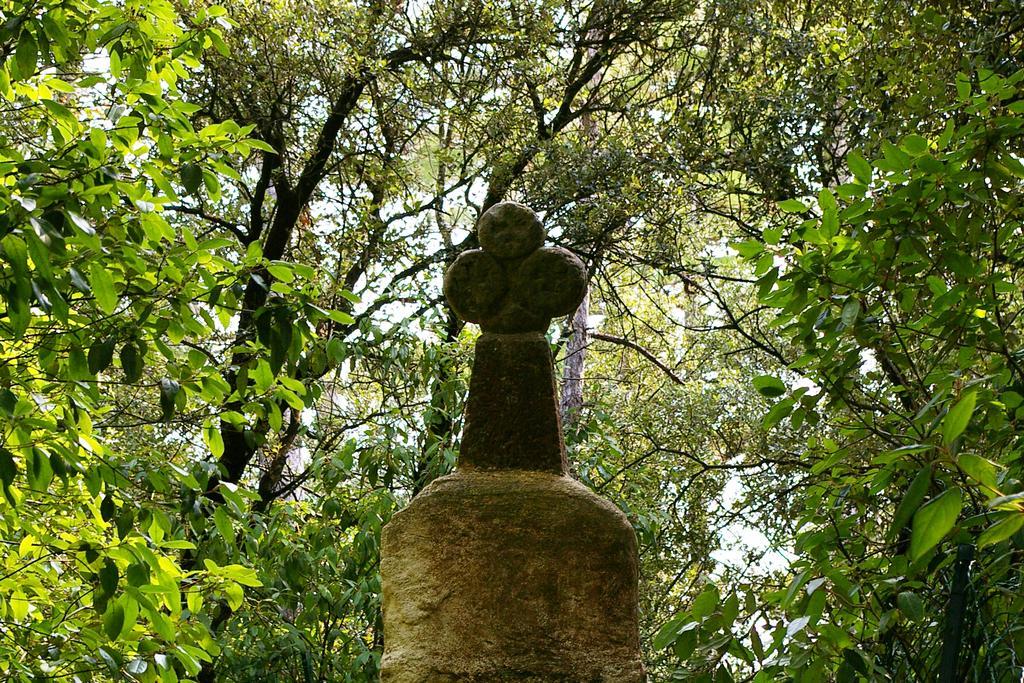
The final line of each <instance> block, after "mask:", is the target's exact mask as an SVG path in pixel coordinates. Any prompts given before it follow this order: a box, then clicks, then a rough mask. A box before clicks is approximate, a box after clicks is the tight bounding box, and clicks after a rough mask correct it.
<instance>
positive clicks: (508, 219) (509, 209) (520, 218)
mask: <svg viewBox="0 0 1024 683" xmlns="http://www.w3.org/2000/svg"><path fill="white" fill-rule="evenodd" d="M477 237H478V238H479V240H480V246H481V247H483V248H484V249H485V250H487V252H488V253H490V254H491V255H493V256H494V257H495V258H499V259H503V260H509V259H516V258H520V257H522V256H526V255H527V254H529V253H530V252H532V251H533V250H535V249H538V248H540V246H541V245H542V244H544V225H543V224H542V223H541V222H540V218H538V217H537V214H535V213H534V212H533V211H532V210H531V209H530V208H529V207H526V206H523V205H522V204H518V203H516V202H502V203H501V204H495V205H494V206H492V207H491V208H490V209H488V210H487V212H486V213H484V215H483V216H481V217H480V221H479V222H478V223H477Z"/></svg>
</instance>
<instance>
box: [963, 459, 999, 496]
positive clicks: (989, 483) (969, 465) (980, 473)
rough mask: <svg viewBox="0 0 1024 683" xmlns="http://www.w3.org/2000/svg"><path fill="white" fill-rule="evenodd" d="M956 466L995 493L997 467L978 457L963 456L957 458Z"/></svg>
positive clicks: (989, 461)
mask: <svg viewBox="0 0 1024 683" xmlns="http://www.w3.org/2000/svg"><path fill="white" fill-rule="evenodd" d="M956 464H957V465H958V466H959V467H960V469H961V470H963V471H964V472H966V473H967V475H968V476H970V477H971V478H972V479H974V480H975V481H978V482H981V483H982V484H984V485H985V486H986V487H987V488H990V489H992V490H993V491H994V490H995V488H996V465H995V463H994V462H992V461H991V460H986V459H985V458H982V457H981V456H978V455H972V454H967V453H965V454H963V455H960V456H959V457H957V459H956Z"/></svg>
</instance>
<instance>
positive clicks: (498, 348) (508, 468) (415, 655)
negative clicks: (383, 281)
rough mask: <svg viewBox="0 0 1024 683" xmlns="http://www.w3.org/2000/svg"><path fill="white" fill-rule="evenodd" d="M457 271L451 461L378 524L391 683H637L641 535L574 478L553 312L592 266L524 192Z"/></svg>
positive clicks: (559, 311) (640, 678)
mask: <svg viewBox="0 0 1024 683" xmlns="http://www.w3.org/2000/svg"><path fill="white" fill-rule="evenodd" d="M477 230H478V236H479V240H480V245H481V248H480V249H475V250H472V251H468V252H465V253H464V254H462V255H461V256H460V257H459V258H458V259H457V260H456V261H455V263H453V264H452V266H451V267H450V268H449V270H448V273H447V274H446V276H445V283H444V290H445V295H446V296H447V297H448V300H449V302H450V303H451V305H452V308H453V309H454V310H455V312H456V313H457V314H458V315H459V316H460V317H462V318H463V319H464V320H466V321H468V322H475V323H477V324H479V325H480V327H481V328H482V329H483V334H482V335H481V336H480V338H479V339H478V340H477V344H476V356H475V358H474V361H473V377H472V379H471V381H470V388H469V400H468V402H467V404H466V422H465V429H464V431H463V436H462V445H461V450H460V452H459V466H458V469H457V470H456V471H455V472H454V473H452V474H450V475H448V476H445V477H441V478H439V479H436V480H435V481H433V482H431V484H430V485H429V486H427V487H426V488H425V489H424V490H423V491H422V492H420V494H419V495H417V496H416V497H415V498H413V500H412V502H411V503H410V504H409V506H408V507H407V508H405V509H404V510H402V511H400V512H398V513H397V514H396V515H395V516H394V518H392V520H391V521H390V522H388V524H387V525H386V526H385V527H384V530H383V533H382V537H381V589H382V590H381V592H382V605H383V617H384V656H383V658H382V660H381V681H382V682H383V683H500V682H502V681H516V682H517V683H555V682H558V683H643V682H644V681H645V680H646V675H645V673H644V667H643V662H642V657H641V654H640V644H639V632H638V631H639V629H638V617H637V574H638V566H637V556H636V536H635V535H634V533H633V528H632V527H631V526H630V524H629V522H628V520H627V519H626V518H625V516H624V515H623V514H622V512H621V511H620V510H619V509H618V508H616V507H615V506H614V505H612V504H611V503H609V502H608V501H606V500H603V499H602V498H600V497H598V496H597V495H595V494H594V493H593V492H592V491H590V490H589V489H587V488H586V487H585V486H583V485H581V484H580V483H579V482H577V481H575V480H574V479H572V478H571V477H569V476H567V475H566V473H567V468H566V462H565V445H564V443H563V440H562V431H561V424H560V420H559V414H558V402H557V392H556V389H555V380H554V371H553V365H552V358H551V349H550V345H549V344H548V341H547V339H546V338H545V336H544V333H545V332H546V331H547V327H548V325H549V324H550V322H551V318H553V317H555V316H560V315H566V314H569V313H571V312H572V311H573V310H574V309H575V308H576V307H577V306H578V305H579V302H580V300H581V299H582V298H583V294H584V291H585V289H586V270H585V268H584V266H583V264H582V262H580V260H579V259H578V258H577V257H576V256H575V255H574V254H572V253H571V252H569V251H567V250H565V249H560V248H557V247H544V246H543V243H544V229H543V226H542V225H541V223H540V220H539V219H538V218H537V216H536V215H535V214H534V213H533V212H532V211H531V210H530V209H528V208H527V207H525V206H522V205H521V204H515V203H511V202H507V203H504V204H498V205H496V206H494V207H492V208H491V209H490V210H489V211H487V212H486V213H485V214H484V215H483V216H482V217H481V219H480V221H479V223H478V225H477Z"/></svg>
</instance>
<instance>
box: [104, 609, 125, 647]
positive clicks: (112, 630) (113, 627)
mask: <svg viewBox="0 0 1024 683" xmlns="http://www.w3.org/2000/svg"><path fill="white" fill-rule="evenodd" d="M123 628H124V607H122V606H121V603H120V602H118V601H112V602H111V603H110V604H109V605H107V611H106V613H105V614H104V615H103V632H104V633H106V634H107V637H108V638H110V639H111V640H115V639H116V638H117V637H118V636H119V635H121V630H122V629H123Z"/></svg>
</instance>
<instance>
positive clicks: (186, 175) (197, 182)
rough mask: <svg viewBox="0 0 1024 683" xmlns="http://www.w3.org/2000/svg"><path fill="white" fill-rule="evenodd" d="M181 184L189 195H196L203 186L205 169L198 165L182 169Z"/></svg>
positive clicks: (189, 165) (185, 166)
mask: <svg viewBox="0 0 1024 683" xmlns="http://www.w3.org/2000/svg"><path fill="white" fill-rule="evenodd" d="M181 184H182V185H183V186H184V188H185V191H186V192H188V193H189V194H196V193H197V192H198V191H199V187H200V186H201V185H202V184H203V169H202V168H200V167H199V166H197V165H196V164H185V165H184V166H182V167H181Z"/></svg>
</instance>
